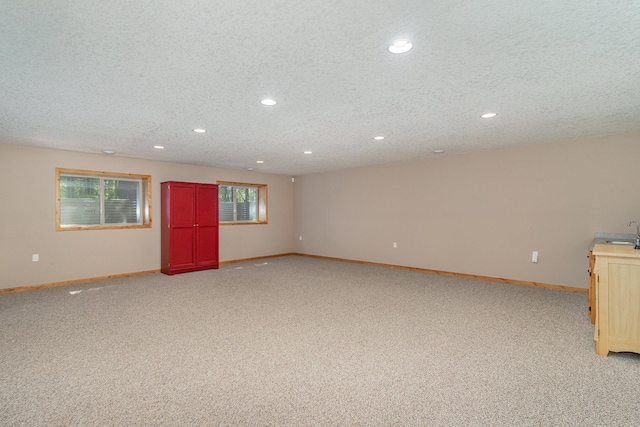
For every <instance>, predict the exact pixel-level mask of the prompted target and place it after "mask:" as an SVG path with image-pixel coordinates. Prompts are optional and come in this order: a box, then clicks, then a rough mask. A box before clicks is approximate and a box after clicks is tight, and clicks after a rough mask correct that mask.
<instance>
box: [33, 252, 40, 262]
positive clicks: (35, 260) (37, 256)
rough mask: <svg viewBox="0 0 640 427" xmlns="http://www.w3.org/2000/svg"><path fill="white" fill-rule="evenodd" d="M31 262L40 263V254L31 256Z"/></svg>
mask: <svg viewBox="0 0 640 427" xmlns="http://www.w3.org/2000/svg"><path fill="white" fill-rule="evenodd" d="M31 261H33V262H38V261H40V255H38V254H33V255H31Z"/></svg>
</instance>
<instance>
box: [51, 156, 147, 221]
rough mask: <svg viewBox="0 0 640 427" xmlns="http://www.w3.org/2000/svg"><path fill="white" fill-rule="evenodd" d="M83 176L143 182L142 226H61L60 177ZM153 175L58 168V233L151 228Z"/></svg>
mask: <svg viewBox="0 0 640 427" xmlns="http://www.w3.org/2000/svg"><path fill="white" fill-rule="evenodd" d="M65 174H69V175H83V176H95V177H113V178H130V179H140V180H142V183H143V185H142V188H143V191H144V190H145V186H146V195H144V197H146V200H145V199H144V198H143V204H144V206H143V211H144V212H143V214H142V215H143V219H142V224H132V225H122V224H120V225H82V226H71V227H64V226H61V225H60V175H65ZM151 187H152V181H151V175H140V174H134V173H122V172H104V171H92V170H84V169H65V168H56V231H78V230H118V229H131V228H151V226H152V214H151V213H152V204H151V202H152V198H151ZM145 202H146V203H145Z"/></svg>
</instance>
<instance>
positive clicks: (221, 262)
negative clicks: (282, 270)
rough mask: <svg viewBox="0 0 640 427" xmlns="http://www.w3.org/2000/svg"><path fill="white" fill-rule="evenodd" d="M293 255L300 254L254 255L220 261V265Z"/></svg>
mask: <svg viewBox="0 0 640 427" xmlns="http://www.w3.org/2000/svg"><path fill="white" fill-rule="evenodd" d="M292 255H299V254H297V253H294V252H289V253H286V254H278V255H265V256H257V257H253V258H242V259H232V260H228V261H220V265H227V264H236V263H238V262H249V261H259V260H261V259H269V258H280V257H283V256H292Z"/></svg>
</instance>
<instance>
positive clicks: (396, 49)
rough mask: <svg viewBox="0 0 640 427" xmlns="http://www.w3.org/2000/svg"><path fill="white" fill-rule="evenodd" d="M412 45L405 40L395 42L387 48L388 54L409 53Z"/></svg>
mask: <svg viewBox="0 0 640 427" xmlns="http://www.w3.org/2000/svg"><path fill="white" fill-rule="evenodd" d="M412 47H413V45H412V44H411V43H410V42H409V41H407V40H397V41H395V42H393V44H392V45H391V46H389V52H391V53H405V52H409V51H410V50H411V48H412Z"/></svg>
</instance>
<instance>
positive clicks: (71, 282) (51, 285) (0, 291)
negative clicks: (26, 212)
mask: <svg viewBox="0 0 640 427" xmlns="http://www.w3.org/2000/svg"><path fill="white" fill-rule="evenodd" d="M155 273H160V269H158V270H147V271H137V272H135V273H123V274H110V275H108V276H100V277H88V278H86V279H78V280H65V281H63V282H52V283H42V284H40V285H29V286H18V287H15V288H4V289H0V295H2V294H9V293H13V292H23V291H34V290H36V289H45V288H56V287H58V286H70V285H81V284H83V283H91V282H99V281H102V280H111V279H122V278H125V277H135V276H145V275H147V274H155Z"/></svg>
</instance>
